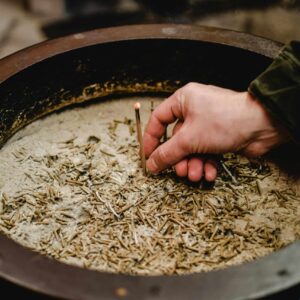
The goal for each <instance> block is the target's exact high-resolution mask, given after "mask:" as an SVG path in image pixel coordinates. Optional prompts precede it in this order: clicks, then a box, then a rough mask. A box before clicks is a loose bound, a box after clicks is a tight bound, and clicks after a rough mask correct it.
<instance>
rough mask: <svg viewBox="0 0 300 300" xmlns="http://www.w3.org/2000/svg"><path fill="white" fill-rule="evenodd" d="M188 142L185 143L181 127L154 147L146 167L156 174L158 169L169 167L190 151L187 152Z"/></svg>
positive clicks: (183, 131) (184, 135)
mask: <svg viewBox="0 0 300 300" xmlns="http://www.w3.org/2000/svg"><path fill="white" fill-rule="evenodd" d="M187 148H188V143H186V134H185V130H183V129H181V130H180V131H179V132H178V133H176V134H175V135H174V136H173V137H172V138H170V139H169V140H168V141H166V142H165V143H163V144H161V145H160V146H159V147H158V148H156V149H155V150H154V151H153V152H152V154H151V156H150V157H149V159H148V160H147V169H148V170H149V171H150V172H151V173H153V174H157V173H158V172H160V171H163V170H165V169H167V168H168V167H171V166H173V165H175V164H177V163H178V162H180V161H181V160H182V159H183V158H185V157H186V156H187V155H189V154H190V153H189V152H188V149H187Z"/></svg>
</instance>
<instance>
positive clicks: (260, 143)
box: [242, 92, 290, 156]
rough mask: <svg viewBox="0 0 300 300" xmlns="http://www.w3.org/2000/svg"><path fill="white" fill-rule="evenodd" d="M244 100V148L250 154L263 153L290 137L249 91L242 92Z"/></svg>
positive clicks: (257, 154)
mask: <svg viewBox="0 0 300 300" xmlns="http://www.w3.org/2000/svg"><path fill="white" fill-rule="evenodd" d="M242 94H243V97H244V101H245V106H244V108H245V111H244V114H245V116H246V118H245V119H246V120H247V122H246V124H245V125H246V126H245V127H246V128H245V130H247V134H246V136H247V142H246V147H245V149H244V151H245V153H246V154H247V155H250V156H259V155H263V154H265V153H266V152H268V151H269V150H271V149H272V148H274V147H276V146H278V145H280V144H282V143H284V142H286V141H288V140H289V139H290V137H289V134H288V132H287V130H286V129H285V128H283V127H281V125H280V124H279V123H278V121H277V120H276V119H275V118H274V117H273V116H272V115H271V114H270V113H269V112H268V111H267V109H266V108H265V107H264V105H263V104H262V103H261V102H260V101H259V100H258V99H255V98H254V97H253V96H252V95H251V94H250V93H249V92H245V93H242Z"/></svg>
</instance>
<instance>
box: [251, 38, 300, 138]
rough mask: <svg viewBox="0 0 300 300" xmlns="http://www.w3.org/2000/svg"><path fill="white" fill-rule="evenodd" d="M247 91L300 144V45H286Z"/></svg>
mask: <svg viewBox="0 0 300 300" xmlns="http://www.w3.org/2000/svg"><path fill="white" fill-rule="evenodd" d="M248 90H249V92H250V93H251V94H252V95H253V96H254V97H255V98H257V99H258V100H259V101H261V102H262V103H263V105H264V106H265V107H266V109H267V110H268V111H269V112H270V114H271V115H273V116H274V118H276V119H277V120H278V122H279V123H281V125H283V126H284V127H285V128H286V129H287V130H288V131H289V132H290V134H291V135H292V137H293V138H294V139H295V140H296V141H297V142H300V42H298V41H292V42H290V43H289V44H287V45H286V46H285V47H284V48H283V49H282V50H281V52H280V53H279V55H278V56H277V57H276V58H275V60H274V61H273V63H272V64H271V65H270V66H269V67H268V68H267V69H266V70H265V71H264V72H263V73H262V74H260V75H259V76H258V77H257V78H256V79H255V80H254V81H252V82H251V84H250V86H249V89H248Z"/></svg>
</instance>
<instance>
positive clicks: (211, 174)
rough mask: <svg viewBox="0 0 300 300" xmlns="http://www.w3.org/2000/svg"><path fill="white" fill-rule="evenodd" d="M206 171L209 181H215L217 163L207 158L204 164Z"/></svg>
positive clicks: (206, 177)
mask: <svg viewBox="0 0 300 300" xmlns="http://www.w3.org/2000/svg"><path fill="white" fill-rule="evenodd" d="M204 173H205V179H206V180H207V181H209V182H212V181H215V180H216V177H217V163H216V162H215V161H213V160H207V161H206V162H205V164H204Z"/></svg>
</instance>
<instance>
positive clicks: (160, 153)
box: [157, 147, 169, 164]
mask: <svg viewBox="0 0 300 300" xmlns="http://www.w3.org/2000/svg"><path fill="white" fill-rule="evenodd" d="M168 157H169V155H168V151H167V150H166V149H165V147H159V148H158V149H157V162H158V164H161V163H163V164H165V163H166V161H167V159H168Z"/></svg>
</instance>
